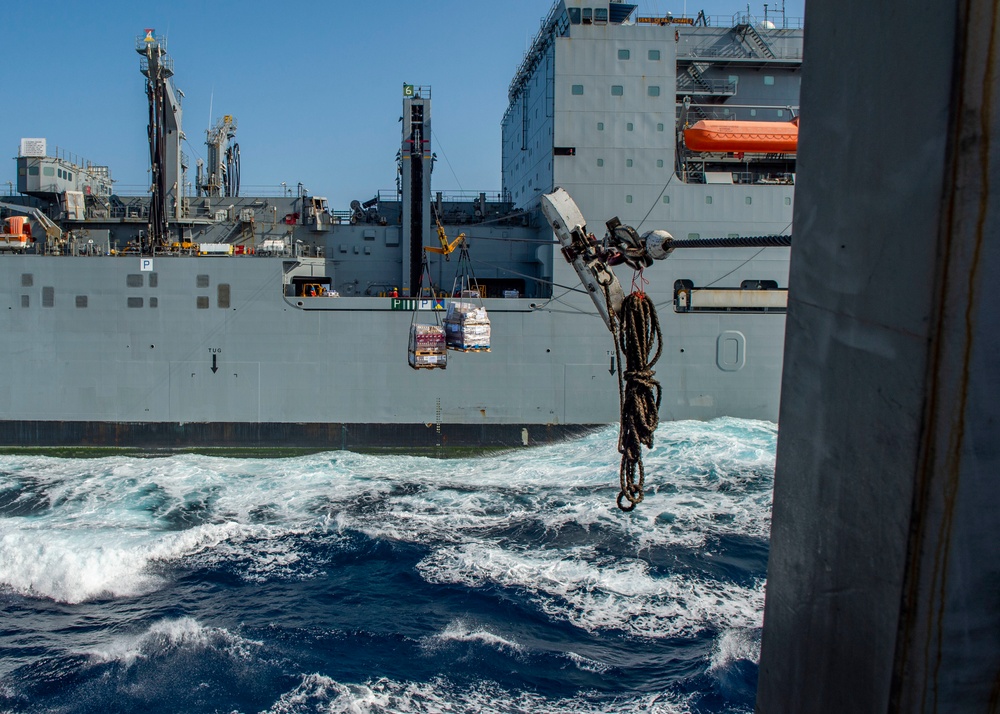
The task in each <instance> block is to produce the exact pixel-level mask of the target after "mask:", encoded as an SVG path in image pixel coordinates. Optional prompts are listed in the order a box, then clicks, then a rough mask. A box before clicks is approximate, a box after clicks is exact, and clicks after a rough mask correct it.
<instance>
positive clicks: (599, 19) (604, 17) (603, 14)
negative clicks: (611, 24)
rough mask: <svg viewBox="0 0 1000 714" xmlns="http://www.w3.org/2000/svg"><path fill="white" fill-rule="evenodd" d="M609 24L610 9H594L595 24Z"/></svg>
mask: <svg viewBox="0 0 1000 714" xmlns="http://www.w3.org/2000/svg"><path fill="white" fill-rule="evenodd" d="M607 23H608V9H607V8H606V7H595V8H594V24H595V25H606V24H607Z"/></svg>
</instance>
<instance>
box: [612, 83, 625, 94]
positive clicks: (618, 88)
mask: <svg viewBox="0 0 1000 714" xmlns="http://www.w3.org/2000/svg"><path fill="white" fill-rule="evenodd" d="M624 94H625V88H624V87H623V86H622V85H620V84H612V85H611V96H612V97H620V96H622V95H624Z"/></svg>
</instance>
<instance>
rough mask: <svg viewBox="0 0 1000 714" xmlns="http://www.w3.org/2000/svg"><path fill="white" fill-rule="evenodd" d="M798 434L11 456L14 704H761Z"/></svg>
mask: <svg viewBox="0 0 1000 714" xmlns="http://www.w3.org/2000/svg"><path fill="white" fill-rule="evenodd" d="M776 436H777V428H776V426H775V425H773V424H770V423H766V422H755V421H745V420H736V419H720V420H716V421H712V422H708V423H698V422H678V423H669V424H664V425H662V426H661V427H660V429H659V431H658V432H657V435H656V446H655V448H654V449H653V450H652V451H650V452H649V453H648V455H647V456H646V459H645V462H646V471H647V496H646V500H645V501H644V502H643V503H642V504H640V505H639V507H638V508H636V510H635V511H633V512H632V513H629V514H625V513H621V512H619V511H618V509H617V508H616V507H615V496H616V495H617V492H618V491H617V488H618V487H617V479H618V473H617V471H618V458H617V457H618V454H617V451H616V439H617V432H616V429H614V428H611V427H609V428H607V429H605V430H602V431H600V432H598V433H596V434H593V435H591V436H589V437H587V438H584V439H581V440H577V441H572V442H567V443H562V444H558V445H554V446H547V447H541V448H533V449H525V450H516V451H512V452H509V453H506V454H500V455H494V456H490V457H485V458H475V459H454V460H436V459H428V458H419V457H408V456H366V455H359V454H353V453H349V452H329V453H324V454H317V455H313V456H307V457H300V458H288V459H223V458H213V457H206V456H194V455H183V456H170V457H164V458H139V457H112V458H102V459H54V458H47V457H35V456H4V457H0V712H139V711H142V712H273V713H279V712H280V713H291V712H480V711H482V712H669V713H675V712H678V713H679V712H749V711H752V709H753V700H754V695H755V689H756V679H757V660H758V657H759V651H760V630H761V620H762V613H763V604H764V589H763V588H764V577H765V572H766V560H767V547H768V544H767V537H768V532H769V527H770V508H771V488H772V483H773V472H774V451H775V441H776Z"/></svg>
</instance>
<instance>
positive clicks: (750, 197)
mask: <svg viewBox="0 0 1000 714" xmlns="http://www.w3.org/2000/svg"><path fill="white" fill-rule="evenodd" d="M746 203H747V205H748V206H749V205H751V204H752V203H753V196H747V198H746Z"/></svg>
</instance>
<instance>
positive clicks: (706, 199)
mask: <svg viewBox="0 0 1000 714" xmlns="http://www.w3.org/2000/svg"><path fill="white" fill-rule="evenodd" d="M705 203H707V204H708V205H709V206H711V205H712V197H711V196H705Z"/></svg>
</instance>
